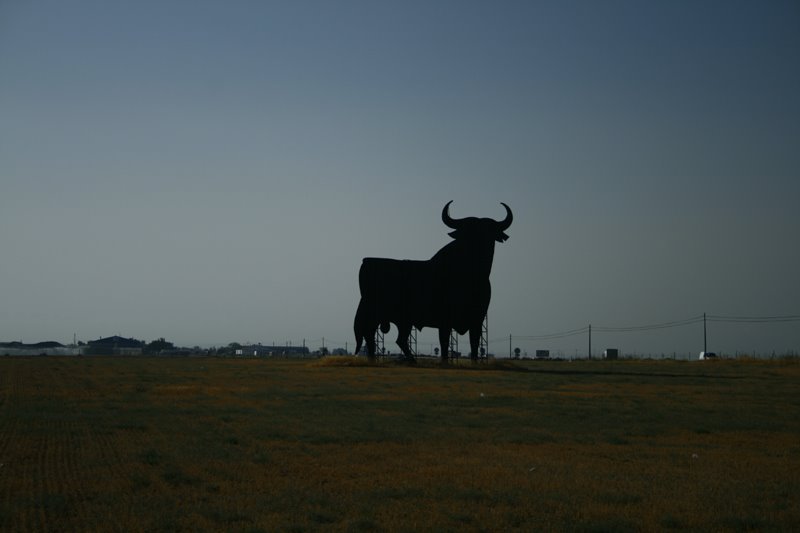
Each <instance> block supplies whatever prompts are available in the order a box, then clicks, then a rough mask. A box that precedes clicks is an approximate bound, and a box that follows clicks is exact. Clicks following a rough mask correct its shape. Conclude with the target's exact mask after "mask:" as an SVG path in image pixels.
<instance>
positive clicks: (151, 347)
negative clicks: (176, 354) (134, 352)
mask: <svg viewBox="0 0 800 533" xmlns="http://www.w3.org/2000/svg"><path fill="white" fill-rule="evenodd" d="M174 348H175V345H174V344H173V343H171V342H169V341H167V340H165V339H164V337H161V338H160V339H156V340H154V341H152V342H150V343H148V344H147V345H145V347H144V351H145V352H146V353H158V352H160V351H161V350H172V349H174Z"/></svg>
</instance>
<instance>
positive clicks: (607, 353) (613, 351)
mask: <svg viewBox="0 0 800 533" xmlns="http://www.w3.org/2000/svg"><path fill="white" fill-rule="evenodd" d="M603 359H619V348H607V349H605V350H604V351H603Z"/></svg>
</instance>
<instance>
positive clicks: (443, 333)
mask: <svg viewBox="0 0 800 533" xmlns="http://www.w3.org/2000/svg"><path fill="white" fill-rule="evenodd" d="M439 347H440V348H441V350H442V363H446V362H447V351H448V350H449V349H450V328H439Z"/></svg>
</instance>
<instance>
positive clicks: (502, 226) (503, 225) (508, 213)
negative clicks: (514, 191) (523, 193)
mask: <svg viewBox="0 0 800 533" xmlns="http://www.w3.org/2000/svg"><path fill="white" fill-rule="evenodd" d="M500 203H501V204H502V205H503V207H505V208H506V218H505V220H503V221H501V222H498V223H497V224H498V226H499V228H500V231H505V230H507V229H508V227H509V226H511V221H513V220H514V215H513V214H511V208H510V207H508V206H507V205H506V204H504V203H503V202H500Z"/></svg>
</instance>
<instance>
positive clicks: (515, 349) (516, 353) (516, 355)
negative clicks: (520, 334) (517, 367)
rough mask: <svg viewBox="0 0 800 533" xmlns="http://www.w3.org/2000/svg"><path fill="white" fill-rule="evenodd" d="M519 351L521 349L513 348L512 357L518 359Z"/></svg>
mask: <svg viewBox="0 0 800 533" xmlns="http://www.w3.org/2000/svg"><path fill="white" fill-rule="evenodd" d="M521 351H522V350H520V349H519V348H514V359H519V353H520V352H521Z"/></svg>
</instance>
